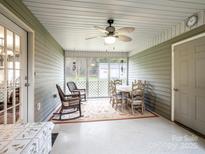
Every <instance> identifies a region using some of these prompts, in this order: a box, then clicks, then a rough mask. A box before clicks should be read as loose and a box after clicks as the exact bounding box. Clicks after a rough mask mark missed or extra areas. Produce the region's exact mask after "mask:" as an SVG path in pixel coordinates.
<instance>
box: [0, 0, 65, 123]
mask: <svg viewBox="0 0 205 154" xmlns="http://www.w3.org/2000/svg"><path fill="white" fill-rule="evenodd" d="M0 2H1V3H2V4H3V5H4V6H5V7H6V8H8V9H9V10H10V11H11V12H13V13H14V14H15V15H16V16H17V17H19V18H20V19H21V20H22V21H23V22H24V23H26V24H27V25H29V26H30V27H31V28H32V29H33V30H34V31H35V74H36V75H35V96H34V98H35V121H43V120H45V119H46V118H47V116H48V115H49V114H50V113H51V112H52V111H53V110H54V109H55V108H56V106H57V105H58V103H59V101H58V100H55V99H54V97H53V94H56V93H57V92H56V87H55V84H56V83H58V84H60V85H62V86H63V82H64V51H63V49H62V47H61V46H60V45H59V44H58V43H57V42H56V41H55V40H54V39H53V37H52V36H51V35H50V33H48V31H47V30H46V29H45V28H44V27H43V25H42V24H41V23H40V22H39V21H38V20H37V18H36V17H35V16H33V14H32V13H31V12H30V10H28V8H27V7H26V6H25V5H24V4H23V3H22V1H21V0H0ZM38 102H40V103H41V109H40V110H39V111H37V109H36V104H37V103H38Z"/></svg>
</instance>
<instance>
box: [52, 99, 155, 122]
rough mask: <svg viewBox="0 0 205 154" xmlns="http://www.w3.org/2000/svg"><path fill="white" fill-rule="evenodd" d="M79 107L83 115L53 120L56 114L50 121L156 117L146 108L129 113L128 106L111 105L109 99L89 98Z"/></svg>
mask: <svg viewBox="0 0 205 154" xmlns="http://www.w3.org/2000/svg"><path fill="white" fill-rule="evenodd" d="M81 107H82V114H83V117H80V118H78V119H73V120H63V121H59V120H54V119H58V115H55V116H54V117H52V121H53V122H54V123H55V124H60V123H76V122H92V121H107V120H123V119H137V118H149V117H157V115H155V114H154V113H152V112H150V111H147V110H145V111H144V113H143V114H141V113H140V112H138V111H135V113H134V114H131V110H130V108H128V107H123V108H122V107H120V106H118V107H117V108H116V107H112V105H111V104H110V103H109V99H90V100H88V101H87V102H83V104H82V105H81ZM78 115H79V113H78V112H76V113H73V114H70V115H64V116H62V119H68V118H72V117H77V116H78Z"/></svg>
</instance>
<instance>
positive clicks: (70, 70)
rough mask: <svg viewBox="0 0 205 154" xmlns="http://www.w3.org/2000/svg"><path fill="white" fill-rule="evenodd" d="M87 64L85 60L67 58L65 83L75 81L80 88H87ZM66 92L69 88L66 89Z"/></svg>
mask: <svg viewBox="0 0 205 154" xmlns="http://www.w3.org/2000/svg"><path fill="white" fill-rule="evenodd" d="M86 68H87V63H86V59H85V58H66V66H65V81H66V83H67V82H69V81H74V82H75V83H76V85H77V87H78V88H80V89H81V88H82V89H87V88H86V80H87V77H86V74H87V69H86ZM66 86H67V85H66ZM66 90H68V88H67V87H66Z"/></svg>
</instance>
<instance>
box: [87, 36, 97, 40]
mask: <svg viewBox="0 0 205 154" xmlns="http://www.w3.org/2000/svg"><path fill="white" fill-rule="evenodd" d="M98 37H99V36H93V37H87V38H85V40H91V39H95V38H98Z"/></svg>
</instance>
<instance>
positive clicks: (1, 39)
mask: <svg viewBox="0 0 205 154" xmlns="http://www.w3.org/2000/svg"><path fill="white" fill-rule="evenodd" d="M3 46H4V27H3V26H0V50H1V49H2V47H3ZM0 53H1V52H0Z"/></svg>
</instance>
